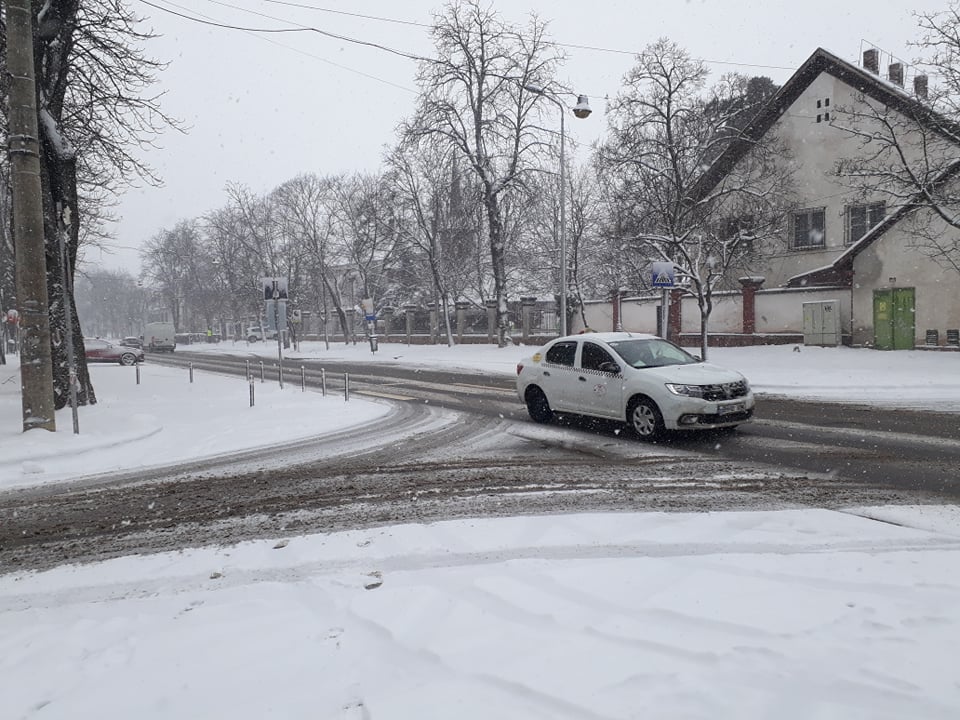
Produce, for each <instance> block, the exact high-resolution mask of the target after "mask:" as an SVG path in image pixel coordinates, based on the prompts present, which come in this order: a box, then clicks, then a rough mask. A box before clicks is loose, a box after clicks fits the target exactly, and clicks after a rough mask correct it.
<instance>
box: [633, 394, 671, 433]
mask: <svg viewBox="0 0 960 720" xmlns="http://www.w3.org/2000/svg"><path fill="white" fill-rule="evenodd" d="M627 424H628V425H629V426H630V429H631V430H633V432H634V433H636V435H637V437H639V438H640V439H641V440H655V439H657V438H658V437H660V436H661V435H663V431H664V426H663V415H661V414H660V408H658V407H657V404H656V403H655V402H654V401H653V400H651V399H650V398H634V399H633V400H631V401H630V405H629V407H627Z"/></svg>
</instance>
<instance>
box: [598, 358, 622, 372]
mask: <svg viewBox="0 0 960 720" xmlns="http://www.w3.org/2000/svg"><path fill="white" fill-rule="evenodd" d="M598 369H599V370H600V372H605V373H611V374H613V375H616V374H617V373H618V372H620V366H619V365H617V364H616V363H615V362H612V361H609V360H608V361H607V362H604V363H600V367H599V368H598Z"/></svg>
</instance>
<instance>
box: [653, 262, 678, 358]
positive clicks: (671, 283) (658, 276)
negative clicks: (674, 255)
mask: <svg viewBox="0 0 960 720" xmlns="http://www.w3.org/2000/svg"><path fill="white" fill-rule="evenodd" d="M676 280H677V266H676V265H674V264H673V263H672V262H655V263H653V265H652V267H651V282H650V284H651V285H652V286H653V287H658V288H662V289H663V294H662V298H661V300H660V335H661V337H663V339H664V340H669V339H670V326H669V325H670V290H671V289H672V288H675V287H676Z"/></svg>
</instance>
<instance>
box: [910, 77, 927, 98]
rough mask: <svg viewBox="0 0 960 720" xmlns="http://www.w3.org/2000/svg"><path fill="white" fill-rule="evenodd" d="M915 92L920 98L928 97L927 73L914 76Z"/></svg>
mask: <svg viewBox="0 0 960 720" xmlns="http://www.w3.org/2000/svg"><path fill="white" fill-rule="evenodd" d="M913 94H914V95H916V96H917V97H918V98H919V99H920V100H926V99H927V76H926V75H914V76H913Z"/></svg>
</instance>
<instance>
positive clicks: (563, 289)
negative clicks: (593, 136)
mask: <svg viewBox="0 0 960 720" xmlns="http://www.w3.org/2000/svg"><path fill="white" fill-rule="evenodd" d="M523 87H524V89H526V90H529V91H530V92H532V93H535V94H537V95H540V96H542V97H545V98H547V99H548V100H550V101H551V102H552V103H553V104H555V105H556V106H557V107H558V108H559V109H560V336H561V337H563V336H564V335H566V334H567V281H568V278H567V201H566V197H567V172H566V167H567V158H566V141H567V132H566V124H565V122H564V117H565V116H566V112H565V111H566V110H567V108H566V106H565V105H564V104H563V103H562V102H560V101H559V100H558V99H557V98H556V97H555V96H554V95H552V94H551V93H548V92H547V91H546V90H544V89H543V88H539V87H536V86H534V85H524V86H523ZM570 109H571V110H573V114H574V115H575V116H576V117H578V118H581V119H582V118H585V117H588V116H589V115H590V113H591V112H593V111H592V110H591V109H590V103H589V101H588V100H587V96H586V95H578V96H577V104H576V105H574V106H573V107H572V108H570Z"/></svg>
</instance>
